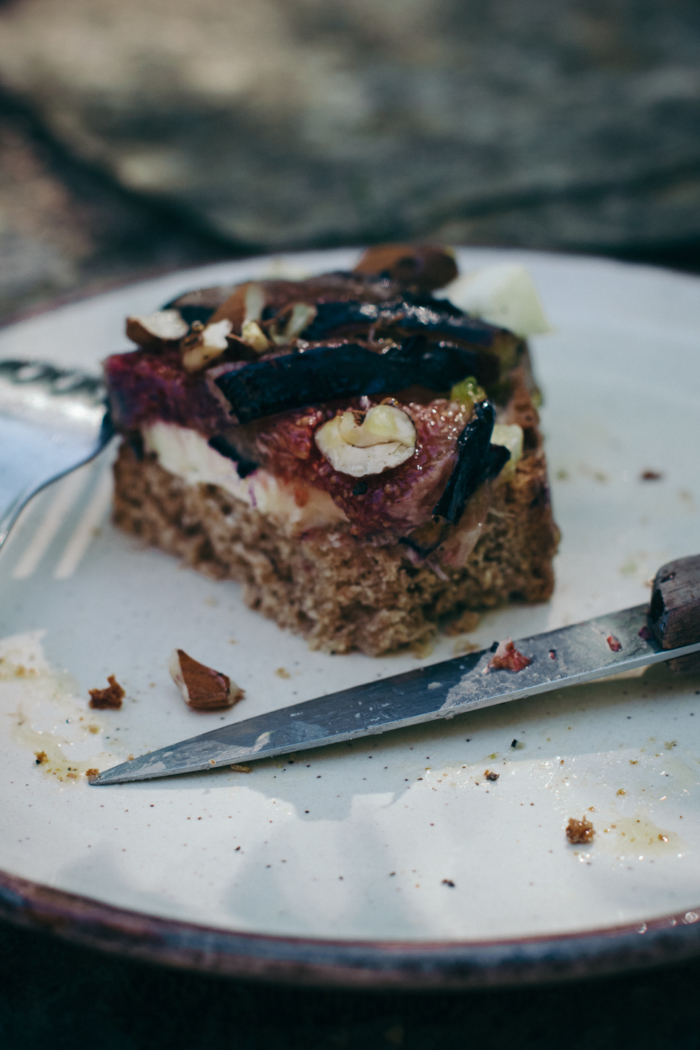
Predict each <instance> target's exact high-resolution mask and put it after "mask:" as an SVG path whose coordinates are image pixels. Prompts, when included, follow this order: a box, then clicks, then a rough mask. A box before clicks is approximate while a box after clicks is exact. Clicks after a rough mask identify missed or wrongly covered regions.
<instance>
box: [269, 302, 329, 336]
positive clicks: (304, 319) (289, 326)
mask: <svg viewBox="0 0 700 1050" xmlns="http://www.w3.org/2000/svg"><path fill="white" fill-rule="evenodd" d="M317 313H318V310H317V308H316V307H315V306H311V305H310V304H309V303H294V304H293V305H292V306H290V307H287V309H286V310H284V311H283V312H282V313H281V315H278V317H277V318H275V324H274V327H271V328H270V330H269V336H270V339H272V341H273V343H274V344H275V345H276V346H286V345H287V344H288V343H291V342H293V341H294V340H295V339H296V338H297V336H298V335H301V333H302V332H303V331H304V329H305V328H306V326H307V325H309V324H311V322H312V321H313V319H314V317H315V316H316V314H317ZM281 321H284V322H285V323H284V325H283V327H280V322H281Z"/></svg>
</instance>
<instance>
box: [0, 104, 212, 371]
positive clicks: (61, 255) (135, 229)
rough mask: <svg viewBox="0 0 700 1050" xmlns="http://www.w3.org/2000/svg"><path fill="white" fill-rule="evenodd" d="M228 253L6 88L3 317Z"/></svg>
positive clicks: (0, 270) (0, 217)
mask: <svg viewBox="0 0 700 1050" xmlns="http://www.w3.org/2000/svg"><path fill="white" fill-rule="evenodd" d="M224 254H230V249H229V248H228V246H227V245H223V244H222V243H220V242H219V240H217V239H216V238H213V237H211V236H206V235H205V234H202V233H200V232H199V231H197V230H196V229H193V228H191V226H188V225H187V223H186V222H184V221H177V220H176V219H174V218H173V216H172V215H169V214H166V213H164V212H163V211H162V210H161V209H158V208H155V207H149V205H148V203H144V202H142V201H141V200H139V199H138V198H135V197H133V196H132V195H130V194H128V193H124V192H123V191H120V189H119V187H117V186H114V185H111V184H110V183H109V181H108V180H105V179H103V178H101V177H100V176H99V174H96V173H95V172H92V171H90V170H89V169H87V168H86V167H85V166H84V165H82V164H80V163H79V162H77V161H75V160H74V159H73V158H71V157H70V156H69V155H67V154H66V153H65V152H64V151H63V150H62V149H61V147H60V145H58V144H56V143H55V142H52V140H51V139H50V137H47V136H46V135H45V134H44V132H43V129H42V128H41V127H40V126H37V124H36V122H35V121H33V120H32V119H31V117H30V116H29V115H27V114H26V113H23V112H22V109H21V107H18V106H16V105H14V104H13V103H12V101H11V100H8V99H7V98H5V99H3V98H2V97H0V320H2V319H8V318H9V317H11V316H13V315H16V314H17V313H19V312H25V311H27V310H31V309H34V308H37V307H40V306H42V305H45V304H46V302H47V301H52V300H56V299H57V298H62V297H66V296H72V295H76V294H79V295H84V294H87V293H89V292H91V291H97V290H99V289H101V288H104V287H105V286H107V285H110V284H115V283H121V282H124V281H127V280H131V279H134V280H136V279H138V278H139V277H140V276H147V275H149V274H150V273H153V272H160V271H167V270H172V269H176V268H177V267H181V266H188V265H196V264H197V263H199V262H202V263H204V262H207V261H210V260H212V259H217V258H221V257H222V256H223V255H224ZM29 356H31V354H30V355H29Z"/></svg>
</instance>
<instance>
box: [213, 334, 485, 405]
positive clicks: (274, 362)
mask: <svg viewBox="0 0 700 1050" xmlns="http://www.w3.org/2000/svg"><path fill="white" fill-rule="evenodd" d="M498 367H499V365H498V358H496V357H495V356H493V355H491V354H483V353H479V352H478V351H473V350H463V349H461V348H460V347H455V346H449V345H447V344H440V343H438V344H435V343H427V342H424V341H423V340H418V339H407V340H405V341H404V343H402V345H401V346H397V347H392V348H390V349H389V350H388V351H387V352H386V353H384V354H378V353H374V352H373V351H372V350H368V349H367V347H365V346H360V345H359V344H357V343H345V344H343V345H342V346H335V347H333V346H320V347H313V348H311V349H309V350H305V351H304V352H301V353H292V354H283V355H281V356H279V357H268V358H263V359H261V360H259V361H254V362H251V363H250V364H247V365H244V366H243V367H242V368H236V369H234V370H232V371H230V372H225V373H224V374H223V375H220V376H219V377H218V378H217V379H216V380H215V382H216V385H217V386H218V387H219V389H220V390H221V392H222V394H223V395H224V397H225V398H226V400H227V401H228V402H229V403H230V405H231V408H232V410H233V413H234V414H235V416H236V418H237V420H238V422H239V423H250V422H251V421H252V420H254V419H261V418H262V417H263V416H270V415H273V414H275V413H277V412H286V411H288V410H289V409H293V408H303V407H304V406H305V405H314V404H319V403H322V402H324V401H334V400H336V399H337V398H342V397H359V396H360V395H362V394H367V395H372V394H386V393H390V392H391V391H396V390H402V389H403V388H404V387H408V386H412V385H414V384H419V385H420V386H425V387H427V388H428V389H429V390H449V388H450V387H451V386H452V385H453V384H454V383H456V382H459V380H460V379H463V378H464V377H465V376H466V375H475V376H477V378H479V379H480V380H482V381H483V382H486V383H489V382H493V380H494V379H495V378H497V376H498Z"/></svg>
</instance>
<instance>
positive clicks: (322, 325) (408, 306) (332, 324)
mask: <svg viewBox="0 0 700 1050" xmlns="http://www.w3.org/2000/svg"><path fill="white" fill-rule="evenodd" d="M317 311H318V312H317V314H316V317H315V318H314V320H313V321H312V323H311V324H310V325H308V326H307V327H306V328H305V329H304V331H303V332H302V338H304V339H308V340H310V341H316V340H320V339H327V338H328V337H329V335H331V334H332V333H340V332H346V333H347V332H360V331H367V330H369V328H372V327H373V328H375V329H377V330H378V331H383V330H386V329H396V330H397V331H398V332H400V333H402V334H404V335H413V334H419V333H420V334H425V335H432V336H438V337H441V338H443V339H450V338H451V339H457V340H459V341H460V342H465V343H471V344H472V345H474V346H483V347H490V346H491V345H492V344H493V342H494V338H495V336H496V334H497V333H498V332H499V329H497V328H494V327H493V325H490V324H487V323H486V322H485V321H478V320H477V319H476V318H474V317H468V316H467V315H466V314H464V313H463V312H462V311H461V310H459V309H458V308H457V307H455V306H453V305H452V304H451V303H449V304H447V303H445V304H444V305H443V303H442V302H441V301H440V300H439V299H430V297H428V296H421V297H416V298H411V297H409V296H407V297H405V298H401V299H392V300H390V301H389V302H386V303H367V302H360V301H357V300H351V301H349V302H330V303H328V302H327V303H318V305H317Z"/></svg>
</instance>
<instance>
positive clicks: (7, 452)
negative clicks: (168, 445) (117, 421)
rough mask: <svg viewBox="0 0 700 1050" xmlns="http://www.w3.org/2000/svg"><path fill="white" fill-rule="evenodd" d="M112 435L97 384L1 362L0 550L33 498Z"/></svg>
mask: <svg viewBox="0 0 700 1050" xmlns="http://www.w3.org/2000/svg"><path fill="white" fill-rule="evenodd" d="M113 435H114V427H113V425H112V421H111V418H110V414H109V409H108V407H107V392H106V389H105V386H104V384H103V383H102V381H101V380H100V379H97V378H96V377H94V376H90V375H87V374H86V373H84V372H79V371H75V370H70V371H67V370H62V369H59V368H55V367H54V366H53V365H50V364H46V363H45V362H40V361H16V360H5V361H0V547H2V545H3V543H4V542H5V540H6V539H7V537H8V535H9V533H10V530H11V528H12V526H13V525H14V524H15V522H16V521H17V519H18V517H19V515H20V512H21V511H22V509H23V507H25V506H26V505H27V503H28V502H29V500H30V499H32V497H33V496H35V495H36V494H37V492H40V491H41V489H43V488H46V486H47V485H50V484H51V483H52V482H54V481H57V480H58V478H62V477H63V476H64V475H65V474H69V473H70V472H71V471H73V470H75V469H76V468H77V467H80V466H82V465H83V464H84V463H87V462H88V461H89V460H91V459H93V458H94V457H95V456H96V455H97V454H98V453H99V452H101V451H102V449H103V448H105V446H106V445H107V444H108V443H109V441H110V440H111V438H112V437H113Z"/></svg>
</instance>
